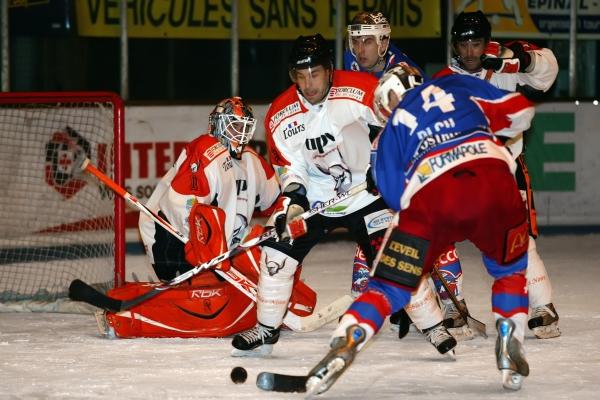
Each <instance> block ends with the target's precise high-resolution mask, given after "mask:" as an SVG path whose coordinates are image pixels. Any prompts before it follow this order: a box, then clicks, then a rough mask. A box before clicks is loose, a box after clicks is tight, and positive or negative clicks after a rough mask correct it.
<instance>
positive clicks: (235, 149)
mask: <svg viewBox="0 0 600 400" xmlns="http://www.w3.org/2000/svg"><path fill="white" fill-rule="evenodd" d="M208 124H209V133H210V134H211V135H213V136H214V137H216V138H217V139H218V140H219V141H220V142H221V143H222V144H223V145H224V146H225V147H227V149H228V150H229V153H230V154H231V156H232V157H234V158H237V159H239V158H241V156H242V151H243V150H244V147H245V146H246V145H247V144H248V142H250V140H251V139H252V136H253V135H254V130H255V129H256V118H254V114H253V113H252V108H251V107H250V106H249V105H248V104H247V103H246V102H245V101H244V100H242V98H241V97H230V98H227V99H224V100H222V101H221V102H219V104H217V105H216V106H215V108H214V110H213V111H212V112H211V113H210V115H209V117H208Z"/></svg>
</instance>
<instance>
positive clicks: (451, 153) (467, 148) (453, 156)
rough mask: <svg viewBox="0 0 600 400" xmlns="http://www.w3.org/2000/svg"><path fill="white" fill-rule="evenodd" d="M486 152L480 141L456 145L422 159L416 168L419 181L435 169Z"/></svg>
mask: <svg viewBox="0 0 600 400" xmlns="http://www.w3.org/2000/svg"><path fill="white" fill-rule="evenodd" d="M487 153H488V151H487V148H486V145H485V143H482V142H478V143H465V144H461V145H460V146H456V147H454V148H452V149H450V150H448V151H445V152H443V153H441V154H438V155H436V156H434V157H431V158H428V159H426V160H424V161H423V162H422V163H421V165H419V168H417V175H418V177H419V181H420V182H421V183H422V182H425V181H426V180H427V179H429V177H430V176H431V175H432V174H435V173H436V172H437V171H439V170H442V169H444V168H447V167H448V166H449V165H451V164H454V163H456V162H458V161H461V160H463V159H464V158H467V157H469V156H477V155H481V154H487Z"/></svg>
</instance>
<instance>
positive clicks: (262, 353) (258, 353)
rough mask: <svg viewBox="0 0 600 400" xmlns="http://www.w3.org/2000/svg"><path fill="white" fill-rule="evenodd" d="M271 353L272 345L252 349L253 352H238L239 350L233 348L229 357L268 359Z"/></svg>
mask: <svg viewBox="0 0 600 400" xmlns="http://www.w3.org/2000/svg"><path fill="white" fill-rule="evenodd" d="M272 352H273V345H272V344H263V345H262V346H260V347H257V348H256V349H253V350H240V349H235V348H234V349H233V350H231V357H256V358H261V357H269V356H270V355H271V353H272Z"/></svg>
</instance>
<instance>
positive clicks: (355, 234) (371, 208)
mask: <svg viewBox="0 0 600 400" xmlns="http://www.w3.org/2000/svg"><path fill="white" fill-rule="evenodd" d="M288 71H289V74H290V78H291V80H292V82H293V85H292V86H290V87H289V88H288V89H287V90H285V91H284V92H283V93H282V94H280V95H279V96H278V97H277V98H276V99H275V100H274V101H273V103H272V104H271V106H270V108H269V110H268V112H267V115H266V117H265V129H266V136H267V146H268V149H269V155H270V160H271V163H272V164H273V166H274V167H275V172H276V173H277V175H278V176H279V180H280V185H281V188H282V192H283V196H284V198H285V199H286V201H285V202H284V205H285V207H282V208H281V209H279V210H277V211H276V212H275V213H274V214H273V215H272V216H271V219H272V221H273V223H274V225H275V227H276V228H277V229H278V232H280V240H279V241H271V242H266V243H265V245H264V246H263V254H262V258H261V263H260V267H261V273H260V279H259V282H258V299H259V300H258V307H257V308H258V324H257V326H256V327H254V328H253V329H251V330H249V331H247V332H244V333H241V334H239V335H236V336H235V337H234V339H233V342H232V345H233V347H234V349H233V351H232V354H233V355H234V356H246V355H267V354H270V353H271V351H272V346H273V344H275V343H276V342H277V341H278V340H279V328H280V325H281V323H282V318H283V316H284V313H285V305H286V304H287V302H288V299H289V296H290V290H291V284H292V278H293V276H294V273H295V272H296V267H297V265H298V264H299V263H301V262H302V260H303V259H304V257H305V256H306V255H307V254H308V252H309V251H310V249H311V248H312V247H314V246H315V245H316V244H317V243H319V242H320V241H321V239H322V238H323V237H324V236H325V235H326V234H327V233H329V232H330V231H332V230H333V229H335V228H338V227H345V228H347V229H348V232H349V234H350V235H351V237H352V238H353V239H354V240H355V241H356V242H357V243H358V244H360V245H361V247H362V248H363V249H364V251H365V255H366V258H367V260H369V261H372V260H373V258H374V253H375V251H376V250H374V246H372V244H377V243H378V242H380V241H381V238H382V236H383V233H384V230H385V224H384V222H385V221H386V220H387V219H388V218H389V217H390V215H391V213H390V210H389V209H388V208H387V206H386V205H385V203H384V202H383V200H382V199H381V198H380V196H373V195H372V194H370V193H368V192H366V191H361V192H360V193H358V194H356V195H354V196H352V197H350V198H349V199H347V200H345V201H343V202H342V203H340V204H339V205H337V206H335V207H331V208H329V209H327V210H326V211H324V212H323V213H321V214H318V215H315V216H313V217H311V218H309V219H307V220H306V227H305V229H306V232H307V233H306V234H305V235H304V236H301V237H298V238H297V239H295V240H289V237H288V233H287V232H286V231H285V230H284V229H283V227H284V226H285V223H286V221H287V222H289V221H291V220H293V218H294V217H295V216H296V215H299V214H300V213H302V212H303V211H305V210H307V209H308V208H309V207H311V206H314V205H315V204H318V203H320V202H325V201H327V200H329V199H331V198H333V197H334V196H336V194H339V193H342V192H345V191H347V190H349V189H350V188H353V187H355V186H357V185H360V184H362V183H364V182H365V171H366V167H367V165H368V161H369V152H370V139H369V126H368V125H378V124H380V122H379V121H378V120H377V118H376V116H375V115H374V112H373V109H372V107H373V92H374V90H375V87H376V85H377V79H376V78H375V77H373V76H371V75H369V74H366V73H361V72H353V71H334V70H333V57H332V54H331V50H330V49H329V47H328V45H327V42H326V41H325V39H324V38H323V37H322V36H321V35H320V34H316V35H312V36H300V37H298V38H297V39H296V40H295V41H294V44H293V47H292V51H291V55H290V58H289V65H288Z"/></svg>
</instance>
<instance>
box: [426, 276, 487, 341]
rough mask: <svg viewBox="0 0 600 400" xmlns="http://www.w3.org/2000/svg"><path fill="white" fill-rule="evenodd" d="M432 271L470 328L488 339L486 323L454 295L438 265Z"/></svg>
mask: <svg viewBox="0 0 600 400" xmlns="http://www.w3.org/2000/svg"><path fill="white" fill-rule="evenodd" d="M431 273H432V274H434V275H435V276H436V277H437V278H438V279H439V281H440V282H442V286H444V289H446V293H448V296H449V297H450V300H452V303H454V306H455V307H456V309H457V310H458V312H459V314H460V316H461V317H462V318H463V319H464V320H465V321H467V325H468V326H469V328H471V329H472V330H473V332H475V333H477V334H478V335H479V336H483V337H484V338H486V339H487V337H488V336H487V333H486V331H485V324H484V323H483V322H481V321H478V320H476V319H475V318H473V317H471V314H469V311H468V310H467V309H466V308H465V307H464V306H463V304H462V303H460V302H459V301H458V299H457V298H456V296H455V295H454V292H453V291H452V290H451V289H450V287H449V286H448V282H446V279H445V278H444V277H443V276H442V274H440V271H439V270H438V269H437V267H435V266H434V267H433V270H432V272H431Z"/></svg>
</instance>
